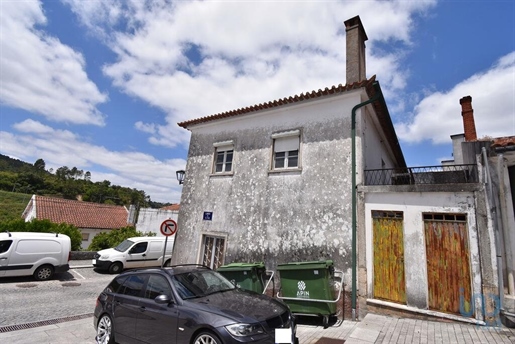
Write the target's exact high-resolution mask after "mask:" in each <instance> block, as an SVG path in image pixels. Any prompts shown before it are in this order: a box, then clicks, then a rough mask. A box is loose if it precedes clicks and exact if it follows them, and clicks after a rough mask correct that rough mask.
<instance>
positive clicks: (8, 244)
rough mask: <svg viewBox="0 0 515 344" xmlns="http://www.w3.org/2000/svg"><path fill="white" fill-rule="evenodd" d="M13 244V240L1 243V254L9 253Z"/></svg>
mask: <svg viewBox="0 0 515 344" xmlns="http://www.w3.org/2000/svg"><path fill="white" fill-rule="evenodd" d="M12 243H13V241H12V240H2V241H0V253H5V252H7V251H9V248H10V247H11V244H12Z"/></svg>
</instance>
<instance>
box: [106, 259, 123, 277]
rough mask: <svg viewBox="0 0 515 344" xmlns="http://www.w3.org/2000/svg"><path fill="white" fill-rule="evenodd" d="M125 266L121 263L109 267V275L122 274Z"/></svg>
mask: <svg viewBox="0 0 515 344" xmlns="http://www.w3.org/2000/svg"><path fill="white" fill-rule="evenodd" d="M122 269H123V265H122V263H120V262H116V263H113V264H111V265H110V266H109V273H110V274H118V273H120V272H122Z"/></svg>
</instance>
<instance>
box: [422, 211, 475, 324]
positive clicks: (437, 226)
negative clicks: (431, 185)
mask: <svg viewBox="0 0 515 344" xmlns="http://www.w3.org/2000/svg"><path fill="white" fill-rule="evenodd" d="M466 224H467V222H466V216H465V215H454V214H424V227H425V239H426V255H427V280H428V293H429V297H428V301H429V309H432V310H437V311H441V312H447V313H454V314H460V313H461V314H472V313H473V312H471V294H472V287H471V279H470V250H469V244H468V234H467V226H466ZM460 302H461V309H460Z"/></svg>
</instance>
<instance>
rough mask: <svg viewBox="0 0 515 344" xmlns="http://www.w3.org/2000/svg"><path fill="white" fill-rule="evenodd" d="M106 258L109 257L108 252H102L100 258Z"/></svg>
mask: <svg viewBox="0 0 515 344" xmlns="http://www.w3.org/2000/svg"><path fill="white" fill-rule="evenodd" d="M107 258H109V255H108V254H103V255H101V256H100V259H102V260H106V259H107Z"/></svg>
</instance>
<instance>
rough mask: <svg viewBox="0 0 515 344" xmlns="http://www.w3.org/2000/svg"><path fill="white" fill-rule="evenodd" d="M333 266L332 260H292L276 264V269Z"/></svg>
mask: <svg viewBox="0 0 515 344" xmlns="http://www.w3.org/2000/svg"><path fill="white" fill-rule="evenodd" d="M331 266H333V261H332V260H318V261H312V262H292V263H284V264H277V270H279V271H281V270H308V269H309V270H310V269H327V268H329V267H331Z"/></svg>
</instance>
